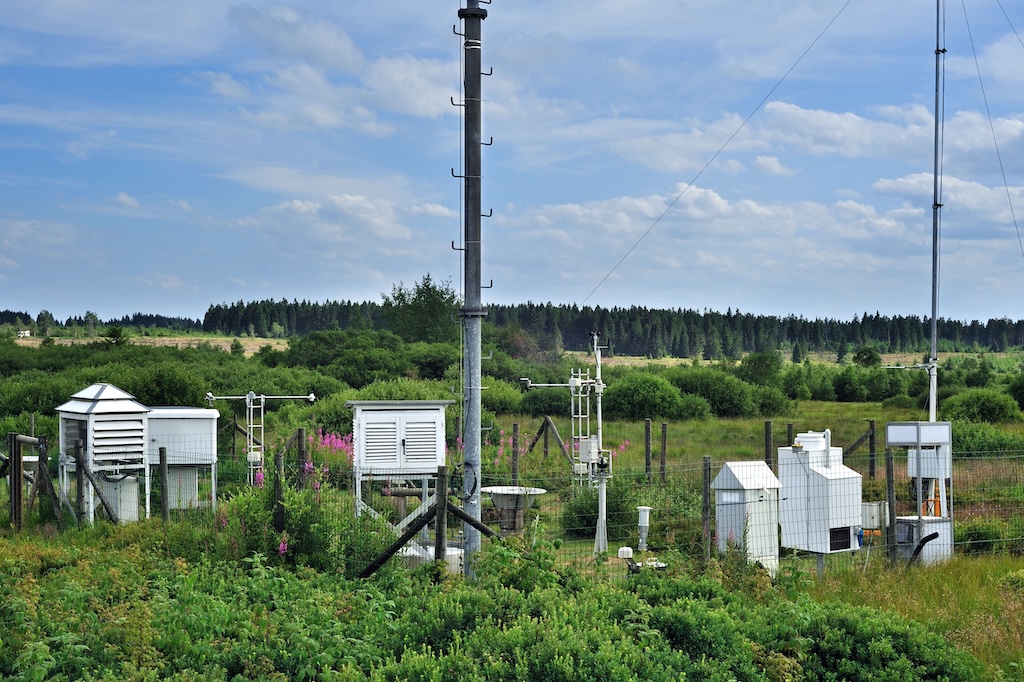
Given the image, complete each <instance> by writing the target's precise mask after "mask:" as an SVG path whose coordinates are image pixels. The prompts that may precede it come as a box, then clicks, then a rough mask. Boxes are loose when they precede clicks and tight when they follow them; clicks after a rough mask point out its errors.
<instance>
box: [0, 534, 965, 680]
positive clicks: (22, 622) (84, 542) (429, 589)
mask: <svg viewBox="0 0 1024 682" xmlns="http://www.w3.org/2000/svg"><path fill="white" fill-rule="evenodd" d="M164 530H169V529H164V528H162V527H161V525H160V524H138V525H137V526H136V527H134V528H132V529H126V528H110V527H106V528H105V529H102V530H93V531H87V532H85V533H81V534H78V535H73V536H70V537H69V538H68V539H67V541H66V542H65V543H62V544H60V545H55V544H52V543H47V542H45V541H43V540H41V539H38V538H36V539H21V540H0V543H2V547H0V550H2V551H0V555H2V556H3V559H0V597H2V599H0V614H2V618H3V623H4V631H3V636H2V640H0V641H2V646H0V675H2V676H3V678H4V679H25V680H44V679H66V680H130V681H132V680H157V679H164V680H175V681H184V680H232V681H240V680H255V679H260V680H363V679H369V680H380V681H384V680H394V681H398V680H402V681H403V682H404V681H407V680H481V681H485V680H494V681H496V682H497V681H500V682H508V681H513V680H595V679H601V680H634V679H643V680H679V679H692V680H840V679H842V680H883V681H884V680H894V681H896V680H899V681H901V682H902V681H905V680H907V681H909V680H948V681H950V682H956V681H959V680H965V681H966V680H975V679H979V677H980V676H981V674H982V673H983V671H982V670H980V668H979V665H978V663H977V662H976V661H975V660H974V659H973V658H972V657H971V656H969V655H967V654H965V653H962V652H959V651H958V650H957V649H955V648H954V647H952V646H950V645H949V644H948V643H947V642H945V641H943V640H942V638H940V637H939V636H937V635H935V634H931V633H929V632H928V630H927V629H926V628H925V627H924V626H922V625H918V624H914V623H909V622H907V621H904V620H901V619H899V618H897V617H895V616H890V615H887V614H883V613H880V612H877V611H874V610H871V609H867V608H858V607H850V606H844V605H836V604H827V605H822V604H818V603H815V602H812V601H810V600H809V599H808V598H806V597H805V596H797V597H796V598H794V599H790V598H788V597H787V596H786V595H785V594H784V593H782V592H780V591H778V590H776V589H775V588H772V587H771V586H770V585H769V584H768V583H767V582H765V581H764V580H763V579H761V578H763V577H764V576H763V574H760V575H761V578H758V575H757V572H756V571H755V570H752V569H749V568H745V567H744V568H742V569H738V570H740V572H745V574H746V578H744V579H745V580H747V583H745V588H746V589H744V590H742V591H734V590H732V589H730V588H729V587H728V585H729V584H730V583H735V581H736V580H737V576H735V575H734V576H731V577H730V576H726V575H724V574H723V570H726V571H727V570H728V565H729V564H728V562H726V563H722V564H718V563H716V562H715V561H713V562H712V565H711V566H709V567H708V570H707V571H705V572H704V573H703V574H691V573H689V572H688V571H689V570H690V568H691V567H690V565H689V564H688V563H687V561H686V560H685V559H684V558H683V557H674V558H673V557H669V560H670V562H672V563H670V568H669V570H667V571H664V572H661V571H649V570H644V571H642V572H641V573H640V574H639V575H632V576H629V577H626V576H625V575H624V573H623V575H622V577H620V578H615V579H612V580H610V581H609V580H608V579H607V578H604V579H589V578H584V577H582V576H581V575H580V574H579V573H576V572H575V571H573V570H570V569H566V568H560V567H559V566H558V565H557V564H556V562H555V560H554V554H553V552H552V548H550V547H547V546H546V545H545V544H544V543H533V542H530V541H523V540H506V541H500V542H491V543H487V544H486V545H485V547H484V549H483V550H482V551H481V553H480V555H479V556H478V558H477V561H476V563H475V567H476V575H477V577H476V579H475V580H473V581H469V582H467V581H464V580H463V579H461V578H457V577H445V576H443V575H441V574H439V573H438V572H437V571H436V570H435V569H434V568H433V567H432V566H431V567H428V568H427V569H422V570H420V571H417V572H413V573H409V572H389V573H385V574H382V575H380V576H378V577H375V579H374V580H371V581H363V580H353V579H351V578H348V577H345V575H344V574H339V573H337V572H332V571H326V570H324V571H321V570H317V569H315V568H312V567H310V566H305V567H298V566H293V565H292V564H290V563H287V562H281V561H279V560H278V558H275V559H273V560H271V559H269V558H268V556H267V555H265V554H262V553H255V554H251V555H249V556H247V557H244V559H243V560H241V561H235V560H220V559H215V558H211V557H210V556H209V555H207V554H205V553H203V554H200V555H199V556H198V558H196V559H194V560H188V559H185V558H183V557H180V556H175V553H174V552H173V551H171V552H170V553H168V552H167V551H166V550H171V549H173V547H172V545H171V544H168V540H167V536H165V535H164ZM187 535H188V533H182V534H180V537H185V536H187ZM161 544H163V549H164V550H165V551H157V552H151V551H149V550H151V549H152V548H153V547H157V546H159V545H161ZM716 567H717V568H716ZM716 576H717V577H716ZM751 580H754V582H750V581H751ZM758 585H759V587H757V586H758Z"/></svg>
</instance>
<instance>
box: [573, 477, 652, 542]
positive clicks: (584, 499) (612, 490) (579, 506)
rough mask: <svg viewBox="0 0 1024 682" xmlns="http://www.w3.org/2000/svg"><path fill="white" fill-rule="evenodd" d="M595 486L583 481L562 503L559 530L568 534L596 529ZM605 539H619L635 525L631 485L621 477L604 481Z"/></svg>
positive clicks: (590, 534)
mask: <svg viewBox="0 0 1024 682" xmlns="http://www.w3.org/2000/svg"><path fill="white" fill-rule="evenodd" d="M597 503H598V490H597V488H596V487H595V486H592V485H584V486H583V487H582V488H578V489H575V490H574V491H573V493H572V495H571V496H570V497H569V499H567V500H565V502H564V503H563V505H562V516H561V524H562V530H563V531H564V532H565V534H566V535H569V536H571V537H590V538H592V537H594V535H595V533H596V532H597V514H598V509H597ZM605 508H606V513H607V520H606V522H607V530H608V539H609V540H622V539H624V538H627V537H629V536H630V533H632V531H633V530H634V529H635V528H636V503H635V501H634V497H633V490H632V487H631V486H630V485H629V483H627V482H626V481H625V480H623V479H622V478H612V479H611V480H610V481H609V482H608V487H607V491H606V497H605Z"/></svg>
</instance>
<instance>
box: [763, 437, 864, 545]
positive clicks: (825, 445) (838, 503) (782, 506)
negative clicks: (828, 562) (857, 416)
mask: <svg viewBox="0 0 1024 682" xmlns="http://www.w3.org/2000/svg"><path fill="white" fill-rule="evenodd" d="M778 453H779V482H780V483H781V484H782V489H783V494H782V498H781V499H780V500H779V523H780V525H781V526H782V546H783V547H787V548H790V549H798V550H803V551H805V552H813V553H815V554H831V553H833V552H846V551H852V550H856V549H858V548H859V547H860V530H861V513H862V507H861V478H862V477H861V475H860V474H859V473H857V472H856V471H854V470H853V469H851V468H849V467H847V466H846V465H844V464H843V449H842V448H840V447H833V446H832V432H831V431H830V430H829V429H825V431H824V432H820V433H819V432H814V431H810V432H808V433H801V434H799V435H797V437H796V442H795V443H793V445H792V446H790V447H785V448H779V450H778Z"/></svg>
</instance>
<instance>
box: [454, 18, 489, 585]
mask: <svg viewBox="0 0 1024 682" xmlns="http://www.w3.org/2000/svg"><path fill="white" fill-rule="evenodd" d="M459 18H460V19H462V22H463V35H464V37H465V38H464V42H463V52H464V61H465V69H466V72H465V75H464V78H465V81H464V83H463V89H464V95H465V102H464V104H465V107H464V111H465V116H466V119H465V167H464V169H463V173H464V176H465V179H464V180H463V182H464V183H465V210H464V216H465V217H464V220H465V252H464V254H465V274H464V277H465V281H464V286H463V291H464V296H465V300H464V302H463V308H462V310H461V311H460V313H459V314H460V315H461V316H462V325H463V340H464V348H465V358H464V360H463V362H464V369H465V371H464V372H463V376H464V377H465V379H464V382H465V386H464V390H463V401H464V411H463V414H464V415H465V419H464V427H463V428H464V429H465V432H464V434H463V440H462V443H463V446H464V447H465V454H464V458H463V466H464V469H465V474H464V476H465V485H466V487H467V489H469V490H472V493H471V494H470V495H469V497H468V499H466V501H465V507H464V510H465V512H466V514H468V515H469V516H470V517H471V518H472V519H474V520H475V521H478V522H479V521H480V486H479V485H478V482H479V480H480V427H481V424H480V410H481V408H480V389H481V386H480V384H481V371H480V356H481V327H482V326H483V317H484V315H486V314H487V311H486V310H484V308H483V305H482V304H481V296H480V288H481V287H480V218H481V215H482V214H481V201H480V176H481V167H482V165H483V163H482V159H481V156H482V153H481V149H480V145H481V142H482V140H481V111H480V110H481V92H480V90H481V88H480V80H481V78H480V76H481V61H482V59H481V52H482V49H481V41H480V32H481V31H480V29H481V23H482V22H483V20H484V19H486V18H487V10H485V9H481V7H480V0H467V1H466V7H465V9H460V10H459ZM463 534H464V535H463V537H464V538H465V541H466V544H465V547H464V556H465V571H466V575H467V576H472V575H473V570H472V561H473V555H474V554H475V553H476V552H477V551H478V550H479V549H480V531H478V530H477V529H476V528H474V527H473V525H472V524H470V523H464V524H463Z"/></svg>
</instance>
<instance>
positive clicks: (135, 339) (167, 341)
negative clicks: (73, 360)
mask: <svg viewBox="0 0 1024 682" xmlns="http://www.w3.org/2000/svg"><path fill="white" fill-rule="evenodd" d="M101 338H102V337H98V336H94V337H87V338H77V339H67V338H54V342H55V343H58V344H62V345H65V346H70V345H74V344H76V343H93V342H95V341H99V340H101ZM129 340H130V342H131V343H132V344H134V345H136V346H173V347H176V348H188V347H190V346H198V345H200V344H203V343H207V344H210V345H211V346H214V347H215V348H223V349H224V350H229V349H230V348H231V344H232V343H234V341H235V337H231V336H132V337H130V338H129ZM238 341H239V342H240V343H241V344H242V348H244V349H245V355H246V356H250V355H252V354H253V353H255V352H256V351H258V350H259V349H260V348H263V347H264V346H270V347H271V348H274V349H275V350H284V349H286V348H288V339H260V338H248V337H239V338H238ZM15 343H17V344H18V345H19V346H28V347H33V348H34V347H36V346H38V345H39V344H40V343H42V338H40V337H31V338H27V339H16V340H15Z"/></svg>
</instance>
